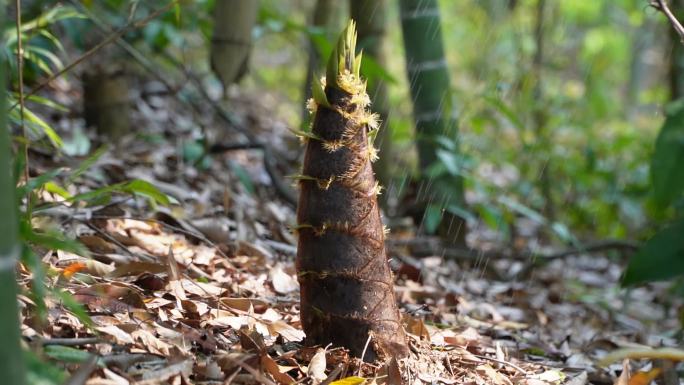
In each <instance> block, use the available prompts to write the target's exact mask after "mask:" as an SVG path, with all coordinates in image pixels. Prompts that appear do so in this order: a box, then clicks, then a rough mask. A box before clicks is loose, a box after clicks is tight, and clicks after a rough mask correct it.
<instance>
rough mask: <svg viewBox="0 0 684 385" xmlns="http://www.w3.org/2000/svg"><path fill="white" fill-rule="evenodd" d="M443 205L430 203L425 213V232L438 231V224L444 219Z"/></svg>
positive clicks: (432, 232)
mask: <svg viewBox="0 0 684 385" xmlns="http://www.w3.org/2000/svg"><path fill="white" fill-rule="evenodd" d="M442 211H443V210H442V207H441V206H439V205H434V204H430V205H428V207H427V208H426V209H425V215H424V216H423V226H424V227H425V232H426V233H428V234H434V233H435V231H437V226H439V222H441V221H442V216H443V213H442Z"/></svg>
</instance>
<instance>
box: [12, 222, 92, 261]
mask: <svg viewBox="0 0 684 385" xmlns="http://www.w3.org/2000/svg"><path fill="white" fill-rule="evenodd" d="M29 225H30V224H29V223H21V226H20V229H19V233H20V235H21V237H22V239H23V240H24V241H26V242H29V243H31V244H33V245H37V246H41V247H44V248H46V249H49V250H64V251H68V252H71V253H75V254H79V255H83V256H88V255H89V253H88V249H86V248H85V246H83V244H81V242H79V241H77V240H74V239H69V238H67V237H66V236H65V235H64V234H62V233H60V232H57V231H49V232H43V233H38V232H35V231H33V229H31V228H30V226H29Z"/></svg>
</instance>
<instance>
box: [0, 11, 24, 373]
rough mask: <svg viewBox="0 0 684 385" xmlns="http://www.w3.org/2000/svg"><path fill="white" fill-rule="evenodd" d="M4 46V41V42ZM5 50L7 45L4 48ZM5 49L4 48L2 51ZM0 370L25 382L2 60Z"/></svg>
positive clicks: (0, 62)
mask: <svg viewBox="0 0 684 385" xmlns="http://www.w3.org/2000/svg"><path fill="white" fill-rule="evenodd" d="M0 4H1V5H3V6H1V7H0V20H3V19H4V10H5V7H4V2H0ZM2 44H3V45H4V44H5V42H4V41H3V42H2ZM2 48H3V49H4V47H2ZM0 51H2V50H0ZM0 90H3V95H2V97H1V98H0V213H1V214H0V314H2V316H0V341H2V343H1V344H0V373H2V378H3V380H2V383H4V384H13V385H23V384H25V383H26V371H25V366H24V360H23V354H22V350H21V343H20V338H21V332H20V329H19V318H18V315H19V309H18V306H17V280H16V276H15V268H16V263H17V260H18V258H19V253H20V250H21V246H20V244H19V235H18V229H17V228H18V222H17V212H16V210H17V207H16V200H15V199H14V188H15V186H14V178H12V174H11V171H10V170H12V159H11V156H10V154H11V153H12V152H11V148H10V136H9V131H8V129H7V106H6V100H7V99H6V98H5V95H4V90H5V61H4V60H0Z"/></svg>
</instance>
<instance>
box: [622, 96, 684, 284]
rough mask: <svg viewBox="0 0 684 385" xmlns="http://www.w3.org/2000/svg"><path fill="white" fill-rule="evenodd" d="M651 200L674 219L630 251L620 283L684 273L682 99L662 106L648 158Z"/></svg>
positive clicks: (663, 277) (683, 100)
mask: <svg viewBox="0 0 684 385" xmlns="http://www.w3.org/2000/svg"><path fill="white" fill-rule="evenodd" d="M651 180H652V186H653V198H654V200H655V204H656V206H657V207H658V208H660V209H661V210H666V209H669V210H671V211H674V212H675V219H674V220H673V221H672V222H671V223H670V224H669V225H667V226H666V227H665V228H663V229H662V230H660V231H659V232H658V233H656V234H655V235H654V236H653V237H652V238H651V239H649V240H648V241H647V242H646V244H645V245H644V246H643V247H642V248H641V250H639V252H638V253H637V254H636V255H634V256H633V257H632V258H631V259H630V261H629V265H628V266H627V270H626V271H625V274H624V277H623V281H622V282H623V284H625V285H632V284H637V283H643V282H650V281H657V280H667V279H672V278H675V277H678V276H682V275H684V237H682V235H683V234H684V215H683V213H684V211H682V208H683V207H684V204H683V203H684V202H683V199H682V198H684V99H680V100H678V101H675V102H673V103H672V104H670V105H669V106H668V107H667V108H666V118H665V123H663V126H662V128H661V129H660V133H659V134H658V139H657V140H656V145H655V152H654V153H653V157H652V159H651Z"/></svg>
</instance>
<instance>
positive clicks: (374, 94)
mask: <svg viewBox="0 0 684 385" xmlns="http://www.w3.org/2000/svg"><path fill="white" fill-rule="evenodd" d="M349 5H350V8H349V13H350V16H351V19H352V20H354V21H356V27H357V31H358V35H359V48H360V49H361V50H363V52H364V55H365V56H366V57H367V58H372V59H373V60H375V62H376V63H377V64H378V65H380V66H381V67H383V68H387V64H386V58H385V53H384V41H385V35H386V30H387V13H388V12H389V10H388V9H387V8H388V7H387V0H351V1H350V2H349ZM368 95H369V96H370V98H371V101H372V103H373V104H372V105H373V111H375V112H376V113H377V114H378V115H379V116H380V130H379V131H378V136H377V138H376V139H375V143H376V144H377V146H378V148H379V150H380V155H381V156H380V158H379V159H378V161H377V162H375V164H374V165H373V169H374V170H375V175H376V176H377V178H378V181H379V182H380V185H382V186H385V187H389V186H390V184H391V183H392V177H393V176H394V174H395V173H396V169H395V168H396V167H395V166H396V164H397V161H396V159H395V154H394V152H393V151H392V139H391V138H392V133H391V131H390V130H389V124H388V122H389V97H388V94H387V84H386V82H385V80H383V79H368ZM387 198H388V196H387V194H383V195H381V196H380V199H381V200H383V201H386V199H387Z"/></svg>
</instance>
